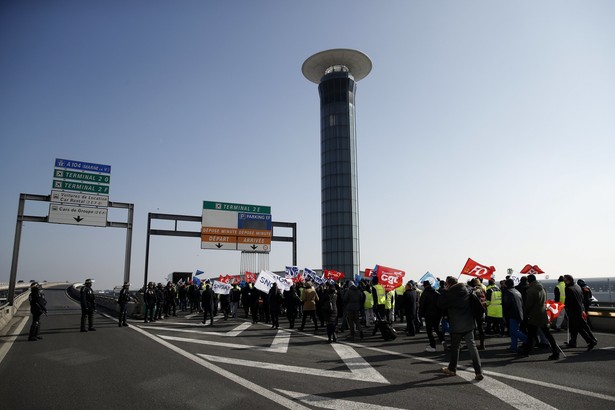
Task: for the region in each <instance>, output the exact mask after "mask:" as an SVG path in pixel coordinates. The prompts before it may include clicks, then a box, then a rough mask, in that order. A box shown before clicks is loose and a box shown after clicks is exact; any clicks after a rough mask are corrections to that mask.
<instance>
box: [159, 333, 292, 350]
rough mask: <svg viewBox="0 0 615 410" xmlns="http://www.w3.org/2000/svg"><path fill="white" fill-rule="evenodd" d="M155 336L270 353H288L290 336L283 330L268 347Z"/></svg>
mask: <svg viewBox="0 0 615 410" xmlns="http://www.w3.org/2000/svg"><path fill="white" fill-rule="evenodd" d="M156 336H158V337H160V338H161V339H164V340H172V341H175V342H185V343H195V344H201V345H209V346H218V347H228V348H230V349H248V350H260V351H264V352H271V353H286V352H287V351H288V343H289V342H290V334H289V333H287V332H284V331H283V330H279V331H278V334H277V335H276V337H275V338H274V339H273V341H272V342H271V345H270V346H269V347H263V346H250V345H242V344H238V343H227V342H216V341H213V340H201V339H191V338H186V337H177V336H165V335H156Z"/></svg>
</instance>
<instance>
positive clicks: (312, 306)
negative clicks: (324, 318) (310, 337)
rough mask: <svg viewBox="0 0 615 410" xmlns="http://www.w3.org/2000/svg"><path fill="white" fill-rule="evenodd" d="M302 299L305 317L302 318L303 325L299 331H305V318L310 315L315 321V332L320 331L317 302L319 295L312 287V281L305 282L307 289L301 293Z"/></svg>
mask: <svg viewBox="0 0 615 410" xmlns="http://www.w3.org/2000/svg"><path fill="white" fill-rule="evenodd" d="M301 301H302V302H303V317H302V318H301V327H300V328H299V331H301V332H303V329H304V328H305V320H306V318H307V317H308V316H309V317H310V318H311V319H312V321H313V322H314V333H316V332H318V321H317V319H316V302H317V301H318V295H317V294H316V291H315V290H314V288H313V287H312V282H306V283H305V289H303V293H302V295H301Z"/></svg>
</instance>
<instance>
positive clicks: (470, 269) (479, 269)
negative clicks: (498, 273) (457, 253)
mask: <svg viewBox="0 0 615 410" xmlns="http://www.w3.org/2000/svg"><path fill="white" fill-rule="evenodd" d="M493 272H495V268H494V267H493V266H485V265H481V264H480V263H478V262H476V261H474V260H472V259H471V258H468V261H467V262H466V264H465V266H464V267H463V269H462V270H461V274H462V275H469V276H475V277H477V278H480V279H487V280H489V279H491V276H492V275H493Z"/></svg>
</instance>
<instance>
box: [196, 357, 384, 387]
mask: <svg viewBox="0 0 615 410" xmlns="http://www.w3.org/2000/svg"><path fill="white" fill-rule="evenodd" d="M198 356H200V357H202V358H204V359H206V360H209V361H212V362H217V363H226V364H234V365H238V366H245V367H255V368H258V369H267V370H275V371H280V372H288V373H298V374H303V375H310V376H317V377H332V378H336V379H344V380H355V381H360V382H369V383H382V384H389V381H388V380H387V379H385V378H384V376H382V375H381V374H380V373H378V372H377V371H376V370H374V369H373V368H372V367H371V366H369V367H370V368H369V369H366V368H360V369H358V368H356V367H354V366H353V367H349V370H350V372H343V371H339V370H325V369H314V368H310V367H304V366H290V365H286V364H276V363H268V362H257V361H254V360H243V359H233V358H230V357H221V356H211V355H206V354H201V353H198ZM374 372H376V373H377V374H378V376H376V377H375V376H374Z"/></svg>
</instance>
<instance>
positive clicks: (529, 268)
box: [520, 264, 544, 275]
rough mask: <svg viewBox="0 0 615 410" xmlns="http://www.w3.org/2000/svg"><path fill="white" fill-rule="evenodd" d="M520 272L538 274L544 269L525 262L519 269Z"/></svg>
mask: <svg viewBox="0 0 615 410" xmlns="http://www.w3.org/2000/svg"><path fill="white" fill-rule="evenodd" d="M520 273H523V274H524V275H529V274H532V275H538V274H541V273H544V271H543V270H542V269H540V268H539V267H538V265H533V266H532V265H530V264H527V265H525V266H524V267H523V269H521V271H520Z"/></svg>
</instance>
